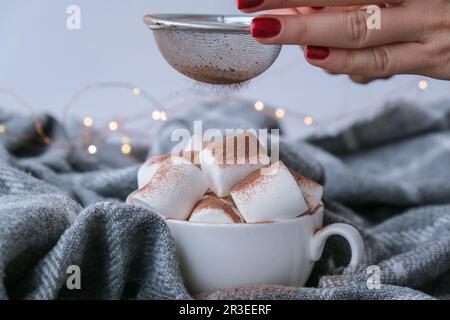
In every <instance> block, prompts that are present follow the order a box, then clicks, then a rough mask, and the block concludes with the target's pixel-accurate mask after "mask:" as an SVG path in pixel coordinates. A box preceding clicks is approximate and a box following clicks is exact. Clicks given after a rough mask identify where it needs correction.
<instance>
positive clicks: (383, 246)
mask: <svg viewBox="0 0 450 320" xmlns="http://www.w3.org/2000/svg"><path fill="white" fill-rule="evenodd" d="M230 108H232V110H233V112H232V113H233V116H234V117H236V118H238V119H239V121H238V125H239V127H241V128H244V129H245V128H276V127H277V125H278V124H277V123H276V121H274V120H272V119H271V118H268V117H265V116H262V113H258V112H256V111H254V112H251V111H249V110H250V109H251V108H249V106H248V105H245V103H244V102H242V101H238V100H236V101H235V100H231V99H230V100H228V101H226V102H224V103H223V104H221V103H220V102H215V103H214V105H212V104H211V103H204V104H201V105H199V107H198V109H196V110H201V112H200V111H195V112H192V113H190V114H184V115H181V116H180V117H179V118H177V119H173V120H172V121H170V122H168V123H166V124H165V126H164V127H163V128H161V130H160V131H159V132H160V135H159V138H158V139H157V140H155V141H153V142H152V148H151V150H150V151H149V152H150V154H154V153H159V152H162V151H167V150H168V147H167V145H168V144H167V145H166V143H167V142H166V141H167V137H168V136H169V133H170V130H173V128H176V127H180V126H181V127H185V128H189V129H192V126H193V121H194V120H204V121H205V126H206V127H222V128H226V127H229V126H230V124H231V123H234V125H236V123H237V122H236V121H235V122H233V121H232V119H231V118H230V117H231V115H230ZM239 115H242V117H239ZM40 119H41V121H42V126H43V129H44V130H45V132H47V133H48V135H49V136H51V137H52V139H53V140H54V141H56V142H63V139H64V136H63V134H62V128H61V127H60V125H59V123H58V122H57V121H56V120H55V119H54V118H52V117H51V116H48V115H41V116H40ZM449 119H450V104H449V103H445V102H444V103H440V104H436V105H432V106H427V108H421V107H417V106H414V105H410V104H406V103H398V104H393V105H390V106H388V107H387V108H386V109H385V111H384V112H381V113H380V114H379V115H378V116H376V117H375V118H374V119H371V120H366V121H362V122H359V123H357V124H355V125H353V126H351V127H350V128H348V129H345V130H342V131H340V132H338V133H337V134H334V135H328V136H323V135H320V136H319V135H318V136H317V137H313V138H311V139H309V141H285V140H284V139H283V140H282V143H281V158H282V160H283V161H284V162H285V163H286V164H288V165H289V166H292V167H294V168H295V169H297V170H299V171H300V172H301V173H302V174H304V175H306V176H308V177H311V178H313V179H315V180H316V181H321V182H323V183H324V184H325V202H326V208H327V210H326V213H325V224H329V223H334V222H344V223H349V224H352V225H354V226H355V227H356V228H357V229H359V231H360V232H361V234H362V236H363V239H364V241H365V247H366V263H367V265H362V266H360V267H359V268H358V269H357V270H348V269H345V266H346V265H347V263H348V261H349V258H350V257H349V248H348V244H347V243H346V242H345V241H344V240H343V239H341V238H339V237H332V238H331V239H330V240H329V241H328V242H327V245H326V247H325V250H324V254H323V257H322V259H321V260H320V261H319V262H318V263H317V264H316V267H315V269H314V271H313V274H312V275H311V278H310V280H309V282H308V284H307V287H306V288H287V287H281V286H256V287H247V288H236V289H223V290H217V291H214V292H209V293H204V294H202V295H200V296H197V297H195V298H201V299H433V298H450V131H449V123H450V121H449ZM0 123H2V124H4V125H5V127H6V128H14V133H15V134H12V133H11V134H10V132H9V131H7V132H6V134H3V135H1V136H0V299H190V298H193V297H191V296H190V294H189V293H188V292H187V291H186V289H185V287H184V284H183V278H182V275H181V273H180V270H179V268H178V262H177V258H176V250H175V246H174V242H173V239H172V236H171V234H170V231H169V229H168V228H167V226H166V224H165V223H164V221H163V220H162V219H161V218H160V217H159V216H158V215H156V214H154V213H152V212H150V211H149V210H146V209H142V208H137V207H132V206H128V205H126V204H125V203H124V199H125V198H126V196H127V195H128V194H129V193H131V192H132V191H133V190H134V189H136V188H137V181H136V174H137V169H138V166H139V161H138V160H133V159H130V158H129V157H124V156H122V155H120V152H117V150H118V149H120V147H119V146H104V147H102V148H100V150H99V154H98V155H96V156H94V157H92V156H86V155H85V153H84V152H83V151H79V150H77V149H76V148H75V149H72V150H69V149H63V148H60V147H58V143H55V144H54V145H46V144H44V143H40V142H37V141H38V140H37V139H36V138H37V135H36V133H35V132H34V124H33V121H32V118H31V117H30V118H28V117H23V116H19V115H5V114H2V113H1V112H0ZM180 123H182V125H179V124H180ZM231 128H232V127H231ZM139 149H141V150H144V151H143V152H147V151H146V150H145V149H146V148H145V146H142V147H141V146H135V150H139ZM141 161H142V159H141ZM72 265H76V266H79V267H80V270H81V279H82V280H81V285H82V289H81V290H69V289H68V287H67V279H68V277H69V275H70V274H69V273H68V272H67V271H68V268H69V266H72ZM369 265H376V266H377V267H378V268H379V270H380V272H381V274H380V277H381V278H380V279H381V288H380V289H369V287H368V285H367V281H368V280H370V276H371V273H370V272H368V271H367V266H369ZM218 276H220V275H218Z"/></svg>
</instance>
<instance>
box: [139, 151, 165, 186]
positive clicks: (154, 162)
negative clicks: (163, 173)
mask: <svg viewBox="0 0 450 320" xmlns="http://www.w3.org/2000/svg"><path fill="white" fill-rule="evenodd" d="M169 158H170V155H168V154H166V155H162V156H156V157H152V158H150V159H148V160H147V161H146V162H145V163H144V164H143V165H142V166H141V167H140V168H139V171H138V187H139V189H142V188H143V187H144V186H145V185H146V184H147V183H148V182H149V181H150V180H151V179H152V177H153V175H154V174H155V172H156V170H158V168H159V167H160V165H161V163H162V162H164V161H165V160H167V159H169Z"/></svg>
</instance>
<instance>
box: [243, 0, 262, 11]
mask: <svg viewBox="0 0 450 320" xmlns="http://www.w3.org/2000/svg"><path fill="white" fill-rule="evenodd" d="M263 2H264V0H237V6H238V9H251V8H254V7H257V6H260V5H262V4H263Z"/></svg>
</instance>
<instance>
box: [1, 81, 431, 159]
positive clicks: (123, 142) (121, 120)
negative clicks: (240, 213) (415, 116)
mask: <svg viewBox="0 0 450 320" xmlns="http://www.w3.org/2000/svg"><path fill="white" fill-rule="evenodd" d="M413 86H414V87H415V88H416V90H418V91H422V92H423V91H426V90H428V89H429V87H430V85H429V82H428V81H427V80H425V79H421V80H420V81H417V80H414V85H413ZM408 87H409V88H411V83H408ZM104 89H120V90H126V91H128V92H131V95H130V96H131V97H134V98H139V99H143V100H144V101H145V102H146V105H147V106H148V107H146V109H147V108H148V110H146V111H144V112H139V113H136V114H130V115H127V116H123V117H117V118H114V119H110V120H109V121H107V122H106V125H104V126H101V125H100V124H97V121H96V120H95V118H94V117H93V116H91V115H85V116H84V117H83V118H82V120H81V121H80V126H79V131H78V132H76V134H75V136H76V137H77V138H78V139H74V137H73V136H71V134H69V132H68V130H67V128H68V121H69V113H70V110H71V108H73V107H75V106H76V103H77V102H78V101H79V100H80V99H81V98H82V97H83V96H84V95H85V94H87V93H88V92H91V91H97V90H104ZM396 91H398V89H396ZM179 94H180V93H178V95H179ZM0 95H6V96H9V97H11V98H13V99H14V100H15V101H16V102H17V104H18V105H19V106H21V107H22V108H24V109H25V110H27V111H29V112H30V113H31V114H32V116H33V119H34V122H35V130H36V133H37V136H38V137H39V140H40V141H41V142H43V143H45V144H53V145H55V146H57V147H64V148H70V149H72V148H74V147H76V146H75V145H74V144H76V143H74V142H73V141H80V139H79V137H81V141H82V144H83V145H84V146H85V147H84V148H85V150H86V154H87V155H91V156H94V155H96V154H97V153H98V152H99V151H100V149H101V147H102V145H103V144H105V143H107V142H108V141H109V140H110V138H111V136H112V135H116V136H117V135H118V136H119V137H120V139H119V140H120V148H119V150H118V151H119V152H120V153H122V154H123V155H131V154H132V153H133V144H132V138H131V137H135V138H137V139H138V140H139V139H146V140H147V139H151V137H152V136H153V135H155V134H156V133H157V130H158V127H159V126H158V125H156V126H151V128H150V129H149V130H145V132H144V131H140V130H130V129H126V128H127V127H129V126H130V124H131V123H133V122H135V121H141V120H142V119H147V120H150V121H153V122H155V123H156V124H161V123H162V122H165V121H168V120H169V118H170V117H171V116H176V114H177V113H180V112H183V111H186V109H188V108H193V107H194V106H195V105H196V104H195V102H197V101H198V97H197V98H196V99H192V100H191V103H187V102H186V99H185V100H183V102H182V103H179V104H174V105H172V107H170V108H168V107H164V106H163V105H162V104H161V103H160V102H159V101H158V100H156V99H155V98H153V97H152V96H151V95H150V94H148V93H147V92H146V91H145V90H144V89H142V88H140V87H137V86H135V85H133V84H130V83H127V82H102V83H96V84H90V85H87V86H85V87H83V88H81V89H80V90H79V91H77V92H76V93H75V94H74V95H73V96H72V97H71V98H70V99H69V100H68V102H67V103H66V104H65V105H64V106H63V111H62V128H63V132H64V135H65V138H66V139H65V140H66V144H61V142H59V141H58V142H55V141H53V140H52V139H51V138H50V137H49V136H48V135H47V134H46V133H45V132H44V129H43V124H42V122H41V120H40V118H39V116H38V115H37V114H36V113H35V112H33V109H32V107H31V104H30V103H28V102H27V101H26V100H25V99H23V98H21V97H20V96H19V95H18V94H16V93H14V92H12V91H9V90H6V89H1V88H0ZM175 96H177V95H175ZM175 96H174V97H175ZM174 97H172V98H174ZM223 98H224V97H216V99H217V101H218V102H220V100H221V99H223ZM240 99H241V100H242V102H243V105H249V104H248V99H243V98H240ZM170 100H171V99H170V98H167V99H165V104H166V105H167V102H168V101H170ZM250 107H251V108H254V110H256V111H258V112H264V113H265V114H267V115H268V116H270V117H272V118H274V119H277V120H278V121H294V122H297V123H299V124H300V125H303V126H305V127H312V126H321V125H327V124H329V123H333V122H336V121H339V120H340V119H343V118H346V117H349V116H356V115H359V114H362V113H363V112H364V111H365V110H361V109H357V110H350V111H348V112H346V113H345V114H340V115H339V116H331V117H322V118H320V119H317V118H315V117H314V116H313V115H311V114H306V113H302V112H301V111H298V110H286V109H285V108H283V107H275V108H274V107H270V106H269V105H268V104H266V103H265V102H264V101H261V100H258V101H255V102H254V103H253V104H250ZM149 131H153V132H149ZM6 134H10V132H9V130H8V128H7V125H6V124H5V123H2V120H1V119H0V137H1V136H2V135H6ZM24 138H25V137H24Z"/></svg>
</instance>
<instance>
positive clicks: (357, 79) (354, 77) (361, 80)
mask: <svg viewBox="0 0 450 320" xmlns="http://www.w3.org/2000/svg"><path fill="white" fill-rule="evenodd" d="M349 77H350V79H351V80H352V81H353V82H355V83H358V84H368V83H371V82H373V81H376V80H387V79H390V78H391V77H382V78H370V77H364V76H360V75H350V76H349Z"/></svg>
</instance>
